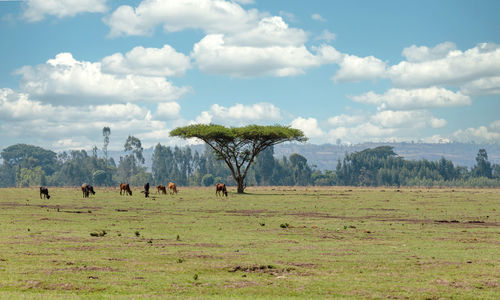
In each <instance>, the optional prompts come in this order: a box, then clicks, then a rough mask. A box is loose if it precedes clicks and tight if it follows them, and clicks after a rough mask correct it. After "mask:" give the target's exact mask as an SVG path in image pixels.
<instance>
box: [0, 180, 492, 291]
mask: <svg viewBox="0 0 500 300" xmlns="http://www.w3.org/2000/svg"><path fill="white" fill-rule="evenodd" d="M49 191H50V194H51V196H52V197H51V199H50V200H45V199H40V198H39V195H38V189H0V224H1V226H0V297H2V298H51V299H54V298H56V299H57V298H64V299H67V298H77V297H81V298H92V299H94V298H104V299H107V298H155V297H157V298H163V297H170V298H176V297H178V298H192V299H207V298H214V299H220V298H228V299H234V298H242V299H255V298H265V299H277V298H278V299H279V298H287V299H288V298H305V299H313V298H411V299H426V298H429V299H440V298H458V299H498V298H500V211H499V210H500V190H498V189H455V190H452V189H399V190H396V189H394V188H385V189H384V188H379V189H358V188H347V187H342V188H315V187H309V188H293V187H292V188H290V187H289V188H284V187H269V188H251V187H250V188H248V189H247V192H248V194H244V195H238V194H235V193H230V195H229V197H228V198H227V199H221V198H217V197H215V190H214V189H213V188H207V189H205V188H181V190H180V191H179V194H178V195H174V196H171V195H156V194H155V193H153V194H152V198H149V199H145V198H144V195H143V194H141V193H139V190H138V189H135V190H134V196H132V197H131V196H120V195H119V190H118V188H115V189H97V190H96V195H95V196H91V197H90V198H82V193H81V191H79V189H78V188H49ZM286 224H288V225H286Z"/></svg>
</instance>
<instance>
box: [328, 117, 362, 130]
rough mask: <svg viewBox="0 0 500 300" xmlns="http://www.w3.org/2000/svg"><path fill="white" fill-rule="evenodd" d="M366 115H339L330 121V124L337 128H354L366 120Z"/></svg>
mask: <svg viewBox="0 0 500 300" xmlns="http://www.w3.org/2000/svg"><path fill="white" fill-rule="evenodd" d="M366 118H367V117H366V116H364V115H345V114H342V115H338V116H334V117H331V118H329V119H328V121H327V122H328V124H329V125H331V126H335V127H344V126H352V125H356V124H359V123H361V122H363V121H364V120H366Z"/></svg>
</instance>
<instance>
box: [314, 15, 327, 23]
mask: <svg viewBox="0 0 500 300" xmlns="http://www.w3.org/2000/svg"><path fill="white" fill-rule="evenodd" d="M311 19H313V20H314V21H320V22H326V19H325V18H323V17H322V16H321V15H320V14H312V15H311Z"/></svg>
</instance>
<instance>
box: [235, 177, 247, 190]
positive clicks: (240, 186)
mask: <svg viewBox="0 0 500 300" xmlns="http://www.w3.org/2000/svg"><path fill="white" fill-rule="evenodd" d="M237 183H238V194H243V193H244V192H245V185H244V183H245V178H241V177H240V178H238V180H237Z"/></svg>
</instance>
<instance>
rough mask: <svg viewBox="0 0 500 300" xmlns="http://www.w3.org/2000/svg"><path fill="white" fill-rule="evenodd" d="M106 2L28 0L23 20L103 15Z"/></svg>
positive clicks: (91, 0) (96, 0)
mask: <svg viewBox="0 0 500 300" xmlns="http://www.w3.org/2000/svg"><path fill="white" fill-rule="evenodd" d="M106 2H107V0H58V1H47V0H28V1H27V2H26V5H25V10H24V13H23V18H25V19H26V20H28V21H29V22H37V21H41V20H43V19H44V18H45V16H46V15H52V16H56V17H58V18H63V17H73V16H75V15H77V14H80V13H85V12H89V13H104V12H106V11H107V10H108V8H107V5H106Z"/></svg>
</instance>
